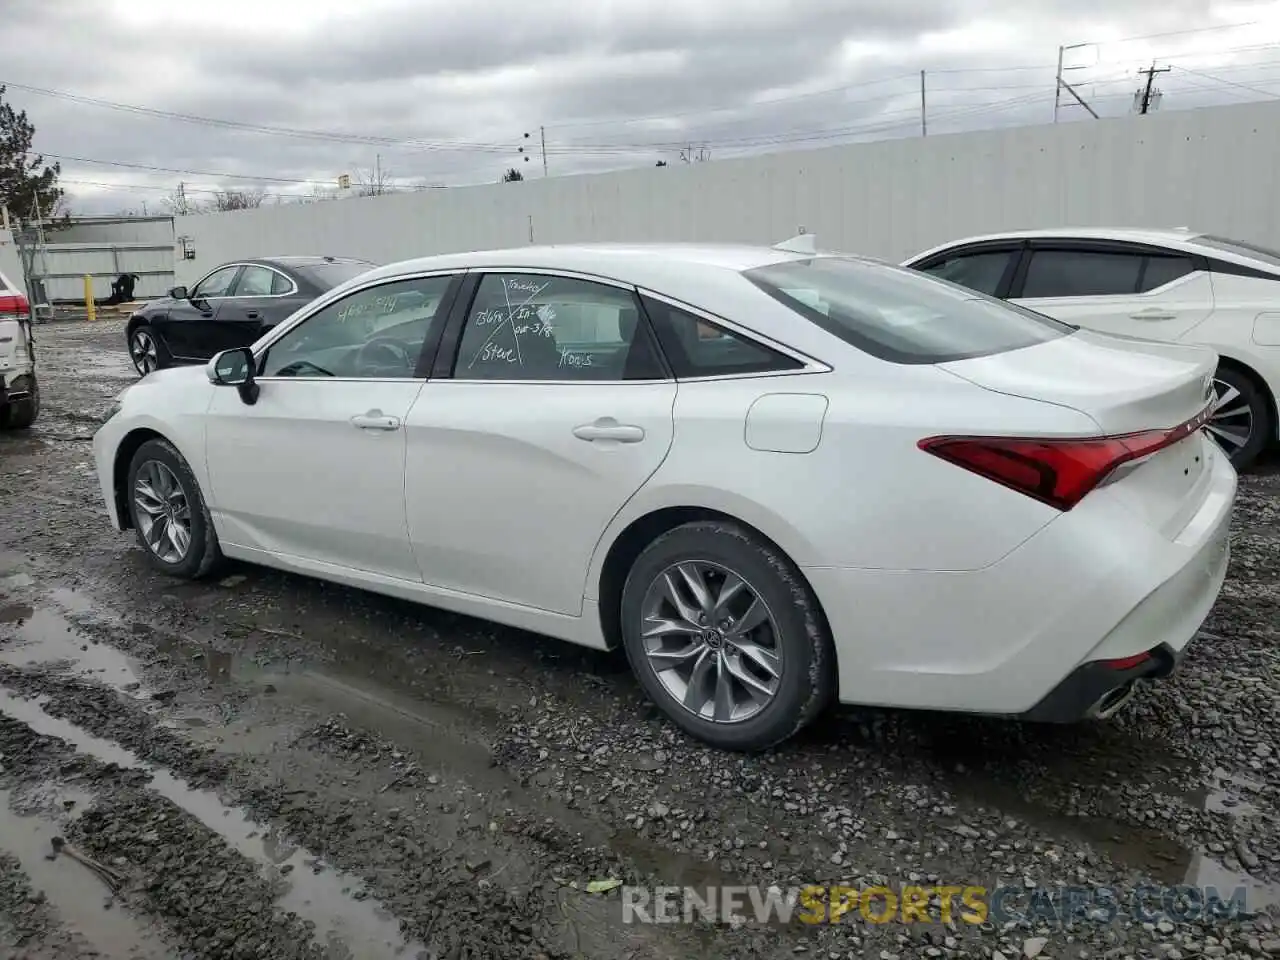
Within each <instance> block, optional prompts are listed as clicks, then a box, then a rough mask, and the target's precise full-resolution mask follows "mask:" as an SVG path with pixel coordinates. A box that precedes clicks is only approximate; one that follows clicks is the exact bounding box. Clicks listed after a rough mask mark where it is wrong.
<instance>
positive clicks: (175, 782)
mask: <svg viewBox="0 0 1280 960" xmlns="http://www.w3.org/2000/svg"><path fill="white" fill-rule="evenodd" d="M0 713H4V714H7V715H8V716H10V717H11V718H13V719H15V720H18V721H20V722H21V723H24V724H26V725H27V726H28V727H30V728H31V729H32V730H34V731H35V732H36V733H39V734H42V735H45V736H52V737H57V738H58V739H61V740H64V741H66V742H67V743H69V744H71V745H72V746H74V747H75V748H76V749H77V750H78V751H80V752H81V753H85V754H88V755H89V756H92V757H94V758H96V759H98V760H100V761H103V762H105V763H114V764H116V765H118V766H120V767H123V768H126V769H142V770H146V771H147V772H148V773H150V774H151V778H152V779H151V782H150V784H149V785H148V788H149V789H150V790H152V791H154V792H155V793H157V794H159V795H160V796H162V797H164V798H165V799H167V800H169V801H170V802H172V803H174V804H175V805H176V806H178V807H180V808H181V809H183V810H185V811H186V812H187V813H189V814H191V815H192V816H193V817H195V818H196V819H197V820H199V821H200V822H201V823H203V824H204V825H205V826H206V827H208V828H209V829H210V830H213V831H214V832H215V833H217V834H219V835H220V836H221V837H222V838H223V839H224V840H225V841H226V842H227V844H228V845H229V846H231V847H232V848H233V849H235V850H237V851H238V852H239V853H241V854H243V855H244V856H246V857H248V858H249V859H250V860H252V861H253V862H255V863H257V864H259V865H260V866H261V867H262V868H263V869H264V870H265V871H267V872H268V874H269V875H271V876H273V877H280V878H283V880H284V883H285V884H286V892H285V893H284V894H283V895H282V896H281V897H280V898H279V901H278V903H279V906H280V907H281V908H282V909H283V910H286V911H293V912H294V913H296V914H297V915H298V916H299V917H302V918H304V919H306V920H310V921H311V922H312V923H314V924H315V927H316V931H317V940H318V942H319V943H321V944H322V945H325V946H327V947H328V948H329V952H330V955H331V956H332V957H333V958H334V960H339V958H343V957H348V956H352V955H357V954H352V953H351V950H352V949H353V947H354V948H358V949H359V950H360V951H361V952H360V953H359V954H358V956H360V957H362V958H364V957H368V958H371V960H372V958H374V957H400V956H405V955H415V954H416V953H417V952H418V951H420V950H422V949H423V947H422V946H421V945H419V944H413V943H410V942H408V941H406V940H405V939H404V938H403V937H402V936H401V933H400V926H399V923H398V921H397V920H396V919H395V918H394V917H393V916H392V915H391V914H390V913H389V912H388V911H386V910H385V909H384V908H383V907H382V906H381V905H380V904H378V903H377V902H376V901H373V900H372V899H365V896H366V895H365V892H364V883H363V881H361V880H360V879H359V878H356V877H352V876H349V875H347V874H344V873H342V872H340V871H335V870H331V869H329V868H327V867H324V866H323V865H322V864H321V863H320V860H319V858H317V857H316V856H315V855H313V854H312V853H311V852H310V851H308V850H305V849H303V848H300V847H292V846H290V845H289V844H288V843H287V842H286V841H285V840H284V838H282V837H280V836H278V835H275V834H273V833H272V832H270V831H268V830H264V828H263V827H261V826H260V825H258V824H256V823H254V822H253V821H251V820H250V819H249V818H248V817H247V816H246V815H245V814H244V813H243V812H242V811H240V810H238V809H236V808H233V807H228V806H227V805H225V804H223V803H222V801H221V800H220V799H218V797H217V795H216V794H214V793H212V792H210V791H207V790H195V789H192V788H191V787H189V786H188V785H187V784H186V783H185V782H184V781H182V780H180V779H178V778H177V777H175V776H173V775H172V774H170V773H169V772H167V771H165V770H162V769H158V768H156V767H153V766H152V765H150V764H146V763H144V762H143V761H142V760H140V759H139V758H138V757H136V756H135V755H134V754H132V753H130V752H129V751H128V750H125V749H124V748H123V747H120V746H118V745H117V744H114V743H111V742H110V741H107V740H103V739H101V738H100V737H96V736H93V735H92V734H90V733H87V732H85V731H84V730H81V729H80V728H79V727H77V726H75V725H74V724H71V723H68V722H67V721H65V720H62V719H59V718H57V717H52V716H50V715H49V714H47V713H45V711H44V710H43V709H42V708H41V706H40V700H24V699H22V698H20V697H17V696H14V695H13V694H12V693H10V692H9V691H7V690H4V689H0ZM358 898H359V899H358ZM410 951H412V953H411V952H410Z"/></svg>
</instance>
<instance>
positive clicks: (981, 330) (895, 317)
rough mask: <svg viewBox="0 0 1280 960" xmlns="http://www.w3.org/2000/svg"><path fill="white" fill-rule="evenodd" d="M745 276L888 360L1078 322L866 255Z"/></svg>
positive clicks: (983, 346) (961, 351)
mask: <svg viewBox="0 0 1280 960" xmlns="http://www.w3.org/2000/svg"><path fill="white" fill-rule="evenodd" d="M743 276H745V277H746V278H747V279H748V280H750V281H751V282H752V283H754V284H755V285H756V286H758V287H759V288H760V289H761V290H763V291H764V292H765V293H767V294H769V295H770V296H772V297H773V298H774V299H776V300H779V301H781V302H782V303H783V304H785V305H786V306H788V307H790V308H791V309H793V310H795V311H796V313H798V314H800V315H801V316H803V317H806V318H807V319H809V320H811V321H813V322H814V323H816V324H817V325H818V326H820V327H822V329H824V330H826V331H827V332H828V333H831V334H834V335H835V336H837V337H839V338H840V339H841V340H844V341H845V342H846V343H850V344H852V345H853V346H855V347H857V348H858V349H860V350H864V351H866V352H867V353H870V354H872V355H873V356H877V357H880V358H881V359H882V360H889V361H892V362H893V363H946V362H948V361H951V360H964V359H968V358H970V357H981V356H987V355H988V354H993V353H1003V352H1005V351H1007V350H1017V349H1019V348H1021V347H1029V346H1032V345H1034V344H1037V343H1044V342H1045V341H1047V340H1054V339H1057V338H1058V337H1063V336H1066V335H1067V334H1070V333H1072V332H1074V331H1075V329H1076V328H1075V327H1073V326H1071V325H1070V324H1066V323H1062V322H1060V321H1058V320H1054V319H1052V318H1050V317H1046V316H1044V315H1043V314H1039V313H1033V312H1031V311H1030V310H1024V309H1023V308H1021V307H1018V306H1015V305H1014V304H1011V303H1006V302H1005V301H1003V300H996V299H995V298H993V297H988V296H985V295H984V294H980V293H975V292H974V291H973V290H969V289H967V288H965V287H961V286H958V285H957V284H954V283H950V282H948V281H946V280H940V279H938V278H936V277H932V276H930V275H928V274H924V273H919V272H917V271H914V270H908V269H905V268H902V267H895V266H891V265H889V264H881V263H875V262H871V261H867V260H855V259H851V258H846V257H815V258H813V259H808V260H787V261H783V262H781V263H773V264H770V265H768V266H765V267H756V268H754V269H752V270H747V271H745V272H744V273H743Z"/></svg>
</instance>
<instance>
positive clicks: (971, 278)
mask: <svg viewBox="0 0 1280 960" xmlns="http://www.w3.org/2000/svg"><path fill="white" fill-rule="evenodd" d="M1013 253H1014V251H1012V250H999V251H994V250H992V251H986V252H983V253H967V254H961V255H960V256H957V257H948V258H947V259H946V260H943V261H942V262H941V263H935V264H933V265H932V266H929V267H925V268H924V272H925V273H928V274H931V275H932V276H935V277H938V278H939V279H941V280H950V281H951V282H952V283H958V284H960V286H962V287H968V288H969V289H970V290H977V291H978V292H979V293H985V294H987V295H988V296H992V297H994V296H995V295H996V291H997V290H999V289H1000V281H1001V280H1003V279H1004V275H1005V271H1007V270H1008V268H1009V262H1010V261H1011V260H1012V259H1013Z"/></svg>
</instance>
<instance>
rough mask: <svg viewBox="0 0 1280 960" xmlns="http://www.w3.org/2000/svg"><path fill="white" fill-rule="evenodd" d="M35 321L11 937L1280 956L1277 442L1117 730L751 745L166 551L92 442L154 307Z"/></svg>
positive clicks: (226, 948) (7, 786)
mask: <svg viewBox="0 0 1280 960" xmlns="http://www.w3.org/2000/svg"><path fill="white" fill-rule="evenodd" d="M37 334H38V337H39V346H40V349H41V361H42V366H41V376H42V384H43V391H44V403H45V409H44V412H43V414H42V416H41V419H40V421H39V423H38V424H37V427H36V428H35V429H33V430H32V431H31V432H30V433H29V434H27V435H23V436H17V435H9V436H2V437H0V957H29V958H41V960H47V958H58V960H61V958H79V957H89V956H106V957H113V958H114V957H137V958H151V957H233V958H242V957H243V958H249V957H254V958H257V957H266V958H282V960H288V958H294V957H308V958H310V957H316V958H320V957H328V958H340V957H350V958H382V957H396V956H403V957H411V956H425V957H437V956H438V957H456V958H462V957H472V958H490V957H493V958H508V957H510V958H516V960H521V958H534V957H546V958H560V957H566V958H567V957H593V958H595V957H599V958H624V957H626V958H650V957H654V958H656V957H671V958H693V957H741V958H747V957H774V956H794V955H805V954H807V955H810V956H814V957H824V958H832V960H835V958H839V957H864V956H866V957H879V958H884V960H892V958H895V957H904V958H905V957H917V956H921V957H935V958H936V957H982V958H989V957H994V956H995V955H996V953H997V952H998V953H999V954H1000V955H1001V956H1002V957H1006V958H1013V957H1018V956H1034V955H1036V954H1037V951H1039V955H1040V956H1043V957H1115V958H1121V957H1129V956H1133V957H1146V956H1152V957H1163V958H1169V960H1176V958H1178V957H1185V958H1190V957H1196V956H1217V957H1222V956H1228V957H1231V956H1236V957H1245V956H1266V955H1280V927H1278V926H1277V922H1280V921H1277V920H1273V918H1272V916H1271V912H1272V911H1273V910H1274V908H1275V907H1276V905H1277V903H1278V902H1280V828H1278V826H1277V809H1278V805H1277V798H1278V797H1280V750H1278V749H1277V748H1278V746H1280V744H1278V743H1277V740H1278V739H1280V646H1278V645H1277V637H1278V636H1280V588H1278V581H1280V550H1278V549H1277V546H1278V544H1280V471H1277V469H1276V465H1275V463H1274V462H1273V463H1272V464H1271V465H1270V466H1269V467H1266V468H1264V469H1263V470H1261V471H1260V472H1258V473H1257V474H1255V475H1252V476H1249V477H1246V478H1244V479H1243V483H1242V493H1241V496H1240V501H1239V507H1238V514H1237V523H1236V529H1235V538H1234V551H1235V552H1234V557H1233V560H1232V567H1231V573H1230V578H1229V581H1228V583H1227V586H1226V588H1225V590H1224V593H1223V595H1222V599H1221V601H1220V602H1219V604H1218V606H1217V608H1216V610H1215V611H1214V613H1213V615H1212V617H1211V619H1210V621H1209V622H1208V623H1207V624H1206V626H1205V634H1204V636H1203V637H1202V638H1201V639H1200V640H1199V642H1198V643H1197V644H1196V645H1195V646H1194V648H1193V652H1192V653H1191V654H1190V655H1189V657H1188V659H1187V661H1186V662H1185V665H1184V667H1183V669H1182V671H1181V673H1180V675H1179V676H1177V677H1176V678H1174V679H1173V680H1171V681H1169V682H1166V683H1164V684H1163V685H1161V686H1159V687H1158V688H1157V689H1154V690H1152V691H1150V692H1149V693H1147V694H1146V695H1145V696H1144V697H1143V698H1141V699H1140V700H1139V701H1138V702H1137V703H1135V704H1134V705H1133V706H1132V707H1131V708H1130V709H1129V710H1128V711H1127V712H1125V713H1123V714H1122V715H1120V716H1119V717H1117V718H1115V719H1114V720H1111V721H1109V722H1106V723H1098V724H1087V725H1080V726H1076V727H1069V728H1058V727H1039V726H1029V725H1021V724H1015V723H1009V722H1003V721H997V720H984V719H974V718H963V717H959V718H958V717H949V716H940V715H932V714H919V713H907V712H897V711H878V710H877V711H854V710H843V711H838V712H836V713H833V714H832V715H831V716H828V717H826V718H824V719H823V720H822V721H821V722H819V723H818V724H817V725H816V726H815V727H814V728H813V729H811V730H809V731H807V732H806V733H805V734H803V735H802V736H801V737H799V738H798V739H797V740H796V741H794V742H792V743H789V744H787V745H785V746H783V747H781V748H780V749H778V750H776V751H773V752H771V753H768V754H766V755H763V756H756V757H743V756H739V755H733V754H725V753H717V752H714V751H712V750H709V749H705V748H703V747H702V746H700V745H698V744H696V743H694V742H691V741H690V740H688V739H687V738H685V737H684V736H682V735H680V734H679V733H677V732H676V731H675V730H674V729H673V728H672V727H671V726H670V725H669V724H667V723H665V722H663V721H662V720H661V719H660V718H659V717H658V716H657V715H656V713H655V711H654V710H653V709H652V708H651V707H649V706H648V705H647V704H646V703H645V701H644V700H643V699H642V698H641V696H640V693H639V690H638V687H637V685H636V684H635V682H634V681H633V680H632V678H631V676H630V674H629V673H628V671H627V669H626V665H625V662H624V660H623V659H622V658H621V657H619V656H610V655H602V654H597V653H594V652H591V651H583V650H579V649H576V648H573V647H570V646H568V645H565V644H561V643H557V642H555V641H551V640H544V639H540V638H538V637H535V636H532V635H529V634H526V633H521V632H519V631H515V630H509V629H505V628H500V627H495V626H493V625H491V624H487V623H483V622H479V621H475V620H470V619H467V618H465V617H459V616H455V615H452V614H448V613H442V612H440V611H436V610H432V609H428V608H418V607H414V606H411V605H409V604H406V603H400V602H396V601H392V600H387V599H383V598H379V597H376V596H372V595H367V594H362V593H358V592H356V591H353V590H348V589H344V588H339V587H334V586H328V585H325V584H323V583H320V582H317V581H312V580H307V579H304V578H301V577H295V576H290V575H285V574H280V573H274V572H271V571H269V570H265V569H259V568H254V567H248V566H233V567H231V568H229V569H228V570H227V571H226V572H225V573H224V574H223V575H222V576H221V578H220V579H217V580H214V581H212V582H209V583H204V584H200V585H189V584H182V583H179V582H175V581H172V580H168V579H164V578H162V577H160V576H158V575H156V574H154V573H152V572H151V571H150V570H149V568H148V567H147V565H146V564H145V563H144V561H143V556H142V554H141V553H140V551H139V549H138V548H137V547H136V546H135V544H134V541H133V539H132V536H131V535H125V534H118V533H115V532H113V531H112V530H111V529H110V528H109V526H108V524H107V522H106V520H105V516H104V514H103V509H102V506H101V503H100V500H99V492H98V488H97V484H96V480H95V477H94V474H93V472H92V465H91V450H90V445H89V438H90V436H91V434H92V432H93V430H94V429H95V427H96V424H97V423H98V422H99V420H100V418H101V417H102V416H103V414H104V412H105V410H106V407H107V404H108V403H109V401H110V399H111V398H112V397H113V396H114V395H115V394H116V393H117V392H118V391H119V390H120V389H121V388H122V387H124V386H126V385H127V384H129V383H131V382H133V380H134V375H133V373H132V371H131V369H130V367H129V365H128V360H127V358H126V356H125V353H124V350H123V337H122V335H121V330H120V325H119V321H98V322H97V323H95V324H87V323H50V324H45V325H42V326H40V327H38V328H37ZM55 837H57V838H60V840H59V844H62V846H61V853H59V854H57V855H56V856H55V855H54V849H53V840H54V838H55ZM101 868H105V871H109V872H105V871H104V870H102V869H101ZM608 879H612V880H623V881H627V882H629V883H639V884H647V885H657V884H661V885H675V886H690V885H691V886H698V887H705V886H706V885H708V884H724V883H729V884H739V883H740V884H756V883H759V884H778V885H780V886H783V887H786V886H788V885H791V884H805V883H815V882H816V883H844V884H848V885H850V886H855V887H861V886H870V885H875V884H878V883H888V884H890V885H892V886H897V885H900V884H910V883H923V884H939V883H941V884H955V885H969V884H977V885H985V886H988V887H995V886H998V885H1001V884H1010V885H1015V886H1018V887H1022V888H1024V889H1029V888H1031V887H1035V886H1037V885H1043V886H1056V885H1059V884H1083V885H1105V886H1111V887H1114V888H1115V889H1116V890H1118V891H1121V892H1122V893H1123V892H1125V891H1131V890H1133V889H1134V888H1135V887H1137V886H1138V885H1139V884H1142V883H1144V882H1148V883H1158V884H1181V883H1189V884H1194V885H1204V884H1215V885H1217V886H1218V887H1219V888H1220V889H1222V890H1223V891H1225V892H1227V893H1228V894H1229V892H1230V891H1232V890H1234V889H1235V887H1236V886H1242V887H1244V889H1245V890H1246V893H1247V901H1246V902H1247V908H1246V910H1245V911H1244V913H1243V914H1242V915H1237V916H1235V917H1233V918H1228V919H1225V920H1223V919H1217V920H1212V921H1210V920H1204V919H1202V920H1196V921H1192V922H1186V923H1172V922H1170V921H1167V920H1162V919H1158V918H1153V919H1151V920H1150V921H1149V922H1146V923H1143V922H1140V921H1133V920H1129V919H1126V918H1125V917H1124V916H1122V917H1120V918H1118V919H1115V920H1114V921H1112V922H1109V923H1105V922H1097V917H1096V916H1095V917H1094V919H1093V920H1089V919H1084V920H1080V919H1077V921H1076V922H1075V923H1074V924H1073V925H1071V926H1070V927H1062V926H1056V927H1055V926H1046V925H1045V924H1044V923H1043V922H1035V923H1033V922H1029V921H1028V922H1024V923H1019V922H1016V921H1010V922H1007V923H995V922H988V923H987V924H986V925H983V926H979V925H968V924H965V923H963V922H954V921H953V922H952V923H951V924H950V925H949V926H948V925H945V924H921V923H915V924H906V925H904V924H899V923H887V924H871V923H868V922H866V921H864V920H863V919H861V918H860V917H859V916H858V911H856V910H855V911H854V912H853V914H851V915H849V916H846V917H845V918H844V919H843V921H842V922H840V923H838V924H834V925H821V926H813V925H807V924H804V923H799V922H792V923H790V924H785V925H784V924H757V923H748V924H746V925H742V926H727V925H713V924H711V923H709V922H699V923H695V924H692V925H683V924H670V925H653V924H627V923H624V922H623V912H622V909H621V906H620V901H619V896H620V893H619V891H617V890H614V891H612V892H609V893H591V892H588V891H587V889H586V885H587V884H588V883H589V882H590V881H593V880H608Z"/></svg>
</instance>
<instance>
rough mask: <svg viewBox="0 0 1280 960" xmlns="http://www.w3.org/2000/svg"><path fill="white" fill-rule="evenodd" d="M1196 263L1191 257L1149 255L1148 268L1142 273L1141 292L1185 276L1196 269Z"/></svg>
mask: <svg viewBox="0 0 1280 960" xmlns="http://www.w3.org/2000/svg"><path fill="white" fill-rule="evenodd" d="M1195 268H1196V265H1195V264H1194V263H1192V262H1191V259H1190V258H1189V257H1166V256H1160V255H1152V256H1149V257H1147V268H1146V270H1145V271H1143V274H1142V284H1141V286H1140V288H1139V291H1138V292H1139V293H1146V292H1147V291H1148V290H1154V289H1155V288H1156V287H1163V286H1164V285H1165V284H1166V283H1172V282H1173V281H1174V280H1177V279H1178V278H1179V277H1185V276H1186V275H1187V274H1188V273H1191V272H1192V271H1193V270H1195Z"/></svg>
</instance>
